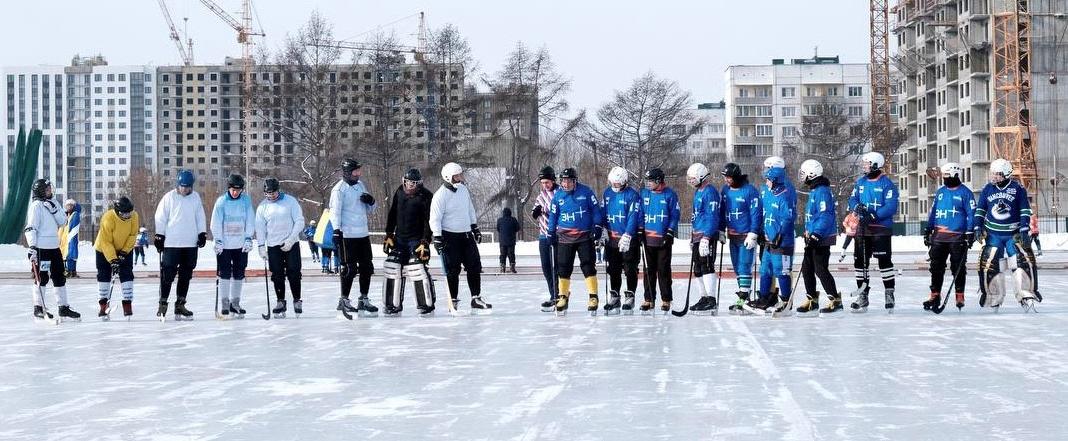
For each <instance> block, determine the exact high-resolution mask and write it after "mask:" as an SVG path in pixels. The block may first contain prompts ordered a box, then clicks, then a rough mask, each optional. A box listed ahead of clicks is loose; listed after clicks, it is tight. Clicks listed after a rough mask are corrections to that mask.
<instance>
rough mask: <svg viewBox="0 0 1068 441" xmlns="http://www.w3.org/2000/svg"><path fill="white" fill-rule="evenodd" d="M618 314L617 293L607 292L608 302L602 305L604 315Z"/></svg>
mask: <svg viewBox="0 0 1068 441" xmlns="http://www.w3.org/2000/svg"><path fill="white" fill-rule="evenodd" d="M620 312H622V311H621V310H620V303H619V292H618V291H609V292H608V301H607V302H605V304H604V315H619V313H620Z"/></svg>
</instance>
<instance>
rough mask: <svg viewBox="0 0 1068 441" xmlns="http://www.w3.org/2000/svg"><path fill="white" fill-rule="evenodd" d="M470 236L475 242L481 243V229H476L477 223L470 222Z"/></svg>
mask: <svg viewBox="0 0 1068 441" xmlns="http://www.w3.org/2000/svg"><path fill="white" fill-rule="evenodd" d="M471 237H472V238H473V239H475V243H482V231H481V230H479V229H478V224H471Z"/></svg>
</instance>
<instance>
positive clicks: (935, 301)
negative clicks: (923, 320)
mask: <svg viewBox="0 0 1068 441" xmlns="http://www.w3.org/2000/svg"><path fill="white" fill-rule="evenodd" d="M941 305H942V295H941V294H939V293H938V292H932V293H931V295H930V296H928V297H927V300H924V301H923V310H924V311H930V310H931V308H936V307H938V306H941Z"/></svg>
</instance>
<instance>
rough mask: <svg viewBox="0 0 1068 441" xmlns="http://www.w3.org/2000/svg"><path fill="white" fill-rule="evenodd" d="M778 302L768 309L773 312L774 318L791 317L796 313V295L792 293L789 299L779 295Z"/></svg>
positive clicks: (776, 297)
mask: <svg viewBox="0 0 1068 441" xmlns="http://www.w3.org/2000/svg"><path fill="white" fill-rule="evenodd" d="M775 299H776V300H777V302H776V303H775V304H773V305H771V306H769V307H768V311H770V312H771V316H772V317H773V318H780V317H789V316H791V315H793V314H794V297H793V296H792V295H791V296H790V298H788V299H783V298H781V297H779V296H777V295H776V296H775Z"/></svg>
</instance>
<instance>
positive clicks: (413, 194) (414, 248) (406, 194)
mask: <svg viewBox="0 0 1068 441" xmlns="http://www.w3.org/2000/svg"><path fill="white" fill-rule="evenodd" d="M433 198H434V194H433V193H431V192H430V190H427V189H426V187H423V174H422V173H421V172H420V171H419V169H416V168H411V169H408V171H407V172H405V173H404V178H403V179H402V180H401V185H400V187H397V190H396V191H394V192H393V197H392V198H390V199H391V200H390V206H389V214H388V215H387V216H386V240H385V241H383V243H382V251H383V253H385V254H386V262H385V264H384V265H383V272H384V273H385V283H384V284H383V297H384V304H385V306H384V308H385V313H386V315H396V314H400V313H401V311H403V310H404V285H405V282H406V281H410V282H412V286H413V289H414V290H415V300H416V307H417V308H418V309H419V314H420V315H422V316H426V315H427V314H430V313H432V312H434V300H435V299H434V289H433V288H434V287H433V284H432V281H431V279H430V271H429V270H428V269H427V264H428V263H430V241H431V240H432V238H433V234H432V233H431V231H430V201H431V200H432V199H433ZM413 259H414V260H415V262H413Z"/></svg>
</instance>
